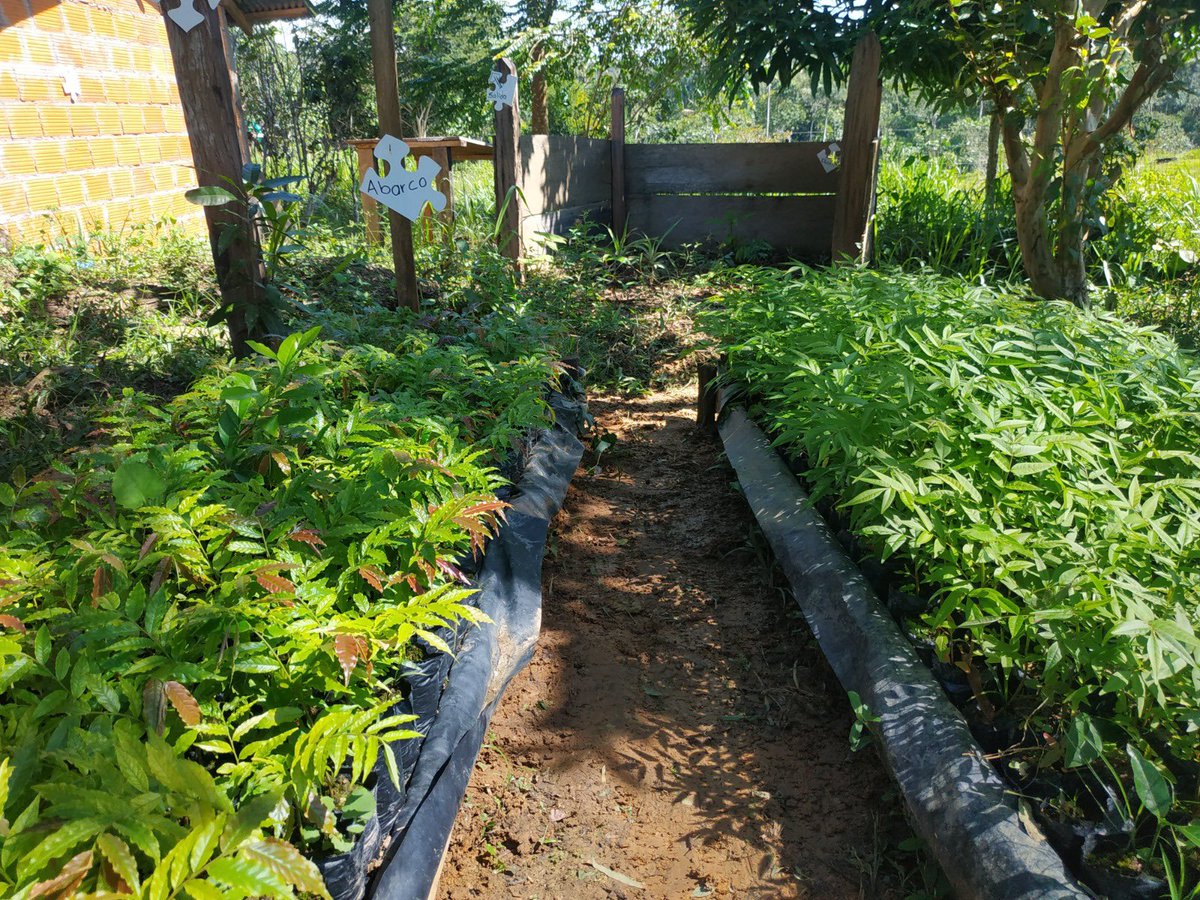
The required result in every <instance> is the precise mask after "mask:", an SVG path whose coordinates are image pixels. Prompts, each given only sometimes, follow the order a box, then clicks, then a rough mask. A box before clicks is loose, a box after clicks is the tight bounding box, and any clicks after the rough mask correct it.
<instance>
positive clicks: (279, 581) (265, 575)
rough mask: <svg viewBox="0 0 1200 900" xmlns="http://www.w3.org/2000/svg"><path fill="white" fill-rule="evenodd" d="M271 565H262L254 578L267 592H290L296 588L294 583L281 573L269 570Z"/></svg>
mask: <svg viewBox="0 0 1200 900" xmlns="http://www.w3.org/2000/svg"><path fill="white" fill-rule="evenodd" d="M272 568H274V567H273V566H264V567H263V568H261V569H259V570H258V572H257V573H256V574H255V576H254V577H255V579H257V581H258V583H259V584H261V585H262V586H263V590H265V591H266V592H267V593H268V594H291V593H294V592H295V590H296V585H294V584H292V582H290V581H288V580H287V579H286V578H284V577H283V576H282V575H276V574H274V572H272V571H270V570H271V569H272Z"/></svg>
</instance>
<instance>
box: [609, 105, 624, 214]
mask: <svg viewBox="0 0 1200 900" xmlns="http://www.w3.org/2000/svg"><path fill="white" fill-rule="evenodd" d="M609 141H610V143H611V144H612V217H613V233H614V234H616V235H617V236H618V237H619V236H621V235H623V234H624V233H625V226H626V212H625V210H626V206H625V90H624V89H623V88H613V90H612V130H611V131H610V132H609Z"/></svg>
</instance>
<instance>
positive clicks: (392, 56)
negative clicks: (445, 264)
mask: <svg viewBox="0 0 1200 900" xmlns="http://www.w3.org/2000/svg"><path fill="white" fill-rule="evenodd" d="M367 14H368V17H369V20H370V24H371V65H372V68H373V69H374V70H375V102H376V104H377V105H378V107H379V136H380V137H381V138H382V137H384V136H385V135H389V134H390V135H392V136H393V137H397V138H400V137H403V134H404V129H403V125H402V123H401V120H400V90H399V87H398V86H397V83H396V23H395V21H394V20H393V18H392V0H367ZM376 171H378V169H376ZM379 174H380V175H384V174H386V173H384V172H380V173H379ZM388 223H389V225H390V226H391V231H392V264H393V265H394V266H395V269H396V305H397V306H404V307H408V308H409V309H411V310H413V311H414V312H415V311H417V310H419V309H420V308H421V298H420V295H419V294H418V293H417V266H416V263H415V261H414V260H413V237H412V223H411V222H410V221H408V219H406V218H404V216H402V215H400V214H399V213H397V212H393V211H392V210H388Z"/></svg>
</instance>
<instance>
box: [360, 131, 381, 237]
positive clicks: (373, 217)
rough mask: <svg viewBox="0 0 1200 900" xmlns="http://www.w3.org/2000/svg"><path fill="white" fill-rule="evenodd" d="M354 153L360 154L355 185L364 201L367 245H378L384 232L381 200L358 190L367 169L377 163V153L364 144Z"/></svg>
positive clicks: (363, 209)
mask: <svg viewBox="0 0 1200 900" xmlns="http://www.w3.org/2000/svg"><path fill="white" fill-rule="evenodd" d="M354 153H355V155H356V156H358V184H356V185H355V186H354V190H355V191H357V192H358V199H359V200H361V201H362V211H363V223H364V224H365V225H366V228H367V246H368V247H378V246H379V245H380V244H382V243H383V233H382V232H381V231H380V230H379V201H377V200H376V199H375V198H374V197H368V196H367V195H366V194H364V193H363V192H362V191H359V190H358V185H359V184H362V183H363V179H365V178H366V177H367V169H369V168H371V166H373V165H375V153H374V151H373V150H372V149H371V148H370V147H366V146H364V145H362V144H356V145H355V147H354Z"/></svg>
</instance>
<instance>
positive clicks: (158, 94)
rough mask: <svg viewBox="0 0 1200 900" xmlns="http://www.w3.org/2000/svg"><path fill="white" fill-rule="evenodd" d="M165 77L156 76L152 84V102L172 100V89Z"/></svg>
mask: <svg viewBox="0 0 1200 900" xmlns="http://www.w3.org/2000/svg"><path fill="white" fill-rule="evenodd" d="M168 83H169V82H167V81H166V80H165V79H163V78H156V79H154V82H153V83H152V84H151V85H150V102H151V103H158V104H160V105H162V104H166V103H170V102H171V89H170V88H169V87H168V86H167V85H168Z"/></svg>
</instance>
